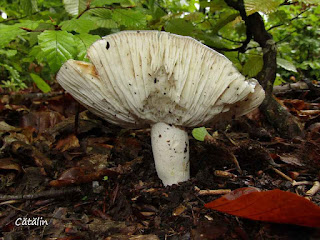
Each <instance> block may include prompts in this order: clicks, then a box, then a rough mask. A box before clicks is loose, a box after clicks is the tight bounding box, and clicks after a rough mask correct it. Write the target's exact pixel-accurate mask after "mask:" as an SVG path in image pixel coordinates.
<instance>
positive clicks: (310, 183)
mask: <svg viewBox="0 0 320 240" xmlns="http://www.w3.org/2000/svg"><path fill="white" fill-rule="evenodd" d="M312 184H313V182H310V181H301V182H296V181H293V182H292V186H293V187H295V186H301V185H312Z"/></svg>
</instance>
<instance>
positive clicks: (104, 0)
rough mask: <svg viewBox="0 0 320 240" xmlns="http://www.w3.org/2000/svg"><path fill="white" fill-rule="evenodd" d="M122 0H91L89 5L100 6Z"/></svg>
mask: <svg viewBox="0 0 320 240" xmlns="http://www.w3.org/2000/svg"><path fill="white" fill-rule="evenodd" d="M121 2H123V0H93V1H92V2H91V6H94V7H102V6H104V5H111V4H114V3H121Z"/></svg>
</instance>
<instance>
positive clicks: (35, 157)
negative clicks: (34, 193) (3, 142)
mask: <svg viewBox="0 0 320 240" xmlns="http://www.w3.org/2000/svg"><path fill="white" fill-rule="evenodd" d="M11 152H12V153H13V154H14V155H16V156H17V157H18V158H21V159H22V160H24V161H26V160H27V159H28V160H32V161H33V163H34V164H35V165H36V166H38V167H41V168H43V169H44V170H45V172H46V173H47V172H48V171H51V169H52V161H51V160H50V159H49V158H48V157H46V156H45V155H44V154H43V153H41V152H40V151H39V150H38V149H37V148H35V147H34V146H32V145H29V144H27V143H24V142H22V141H15V142H12V143H11Z"/></svg>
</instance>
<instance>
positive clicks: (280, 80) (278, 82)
mask: <svg viewBox="0 0 320 240" xmlns="http://www.w3.org/2000/svg"><path fill="white" fill-rule="evenodd" d="M283 83H285V81H284V80H283V79H282V77H281V76H280V74H278V73H277V76H276V79H275V81H274V83H273V86H278V85H281V84H283Z"/></svg>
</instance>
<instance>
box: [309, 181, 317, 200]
mask: <svg viewBox="0 0 320 240" xmlns="http://www.w3.org/2000/svg"><path fill="white" fill-rule="evenodd" d="M319 190H320V182H319V181H315V182H314V183H313V186H312V188H310V189H309V190H308V191H307V192H306V196H307V197H311V196H313V195H315V194H316V193H317V192H318V191H319Z"/></svg>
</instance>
